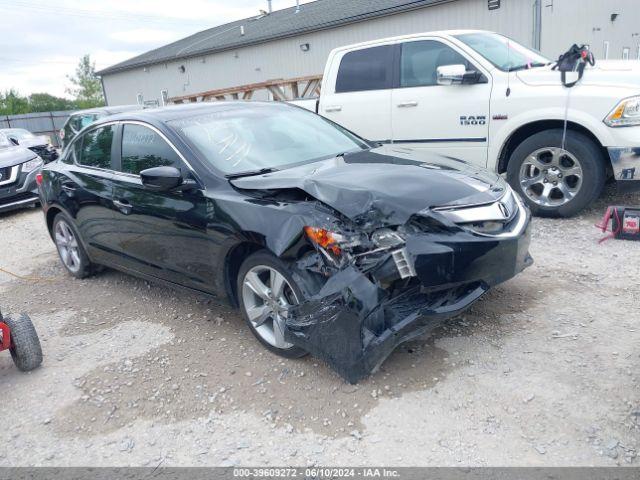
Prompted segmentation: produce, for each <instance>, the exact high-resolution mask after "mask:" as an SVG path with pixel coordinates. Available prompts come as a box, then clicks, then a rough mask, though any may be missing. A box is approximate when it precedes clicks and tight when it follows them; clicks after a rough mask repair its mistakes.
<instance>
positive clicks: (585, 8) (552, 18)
mask: <svg viewBox="0 0 640 480" xmlns="http://www.w3.org/2000/svg"><path fill="white" fill-rule="evenodd" d="M612 14H617V17H616V18H615V20H612V19H611V15H612ZM605 42H608V44H609V58H610V59H620V58H622V54H623V50H624V49H625V48H627V49H628V52H629V59H631V60H640V1H639V0H608V1H606V0H545V1H544V2H543V9H542V51H543V52H545V53H546V54H547V55H550V56H552V57H553V58H556V57H557V55H558V53H557V52H558V51H561V50H566V49H567V48H569V47H570V46H571V45H572V44H573V43H586V44H589V45H590V47H591V49H592V50H593V52H594V53H595V55H596V59H598V58H600V59H602V58H604V57H605Z"/></svg>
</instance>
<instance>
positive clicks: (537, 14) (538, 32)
mask: <svg viewBox="0 0 640 480" xmlns="http://www.w3.org/2000/svg"><path fill="white" fill-rule="evenodd" d="M541 46H542V0H535V1H534V3H533V48H535V49H536V50H540V48H541Z"/></svg>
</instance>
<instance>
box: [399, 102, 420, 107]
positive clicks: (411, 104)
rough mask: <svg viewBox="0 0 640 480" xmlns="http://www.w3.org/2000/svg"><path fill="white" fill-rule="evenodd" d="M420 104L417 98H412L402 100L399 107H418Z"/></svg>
mask: <svg viewBox="0 0 640 480" xmlns="http://www.w3.org/2000/svg"><path fill="white" fill-rule="evenodd" d="M417 106H418V102H416V101H415V100H411V101H409V102H402V103H399V104H398V108H408V107H417Z"/></svg>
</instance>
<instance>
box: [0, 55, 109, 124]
mask: <svg viewBox="0 0 640 480" xmlns="http://www.w3.org/2000/svg"><path fill="white" fill-rule="evenodd" d="M67 78H68V79H69V81H70V82H71V84H72V86H71V87H69V88H67V89H66V92H67V93H69V94H71V95H72V96H73V97H74V98H73V100H70V99H68V98H63V97H56V96H55V95H50V94H48V93H32V94H31V95H29V96H22V95H20V93H19V92H18V91H17V90H15V89H13V88H12V89H9V90H7V91H5V92H4V93H3V92H0V115H19V114H21V113H32V112H55V111H60V110H82V109H85V108H94V107H101V106H103V105H104V97H103V96H102V84H101V82H100V79H99V78H98V77H97V76H96V74H95V64H93V63H92V62H91V58H90V57H89V55H85V56H83V57H82V58H81V59H80V62H79V63H78V66H77V67H76V73H75V75H73V76H69V75H68V76H67Z"/></svg>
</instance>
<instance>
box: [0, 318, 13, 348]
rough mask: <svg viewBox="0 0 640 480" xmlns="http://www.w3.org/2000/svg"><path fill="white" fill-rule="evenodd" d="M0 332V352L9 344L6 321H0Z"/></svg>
mask: <svg viewBox="0 0 640 480" xmlns="http://www.w3.org/2000/svg"><path fill="white" fill-rule="evenodd" d="M0 333H1V334H2V341H1V342H0V352H2V351H3V350H9V347H10V346H11V330H9V326H8V325H7V324H6V323H2V322H0Z"/></svg>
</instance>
